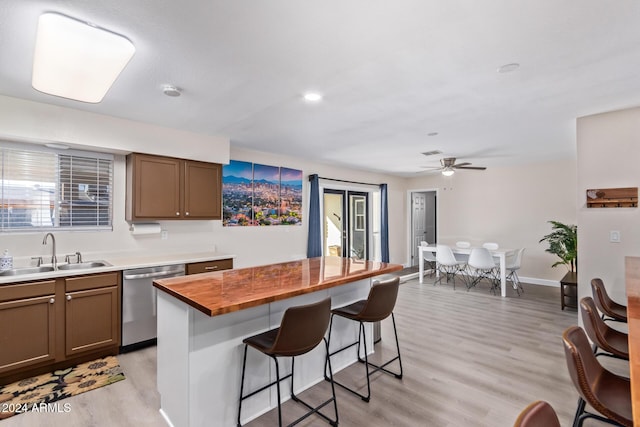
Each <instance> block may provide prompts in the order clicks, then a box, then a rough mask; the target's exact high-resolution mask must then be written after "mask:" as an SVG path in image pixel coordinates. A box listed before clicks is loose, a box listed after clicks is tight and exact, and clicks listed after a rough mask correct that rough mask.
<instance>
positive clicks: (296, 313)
mask: <svg viewBox="0 0 640 427" xmlns="http://www.w3.org/2000/svg"><path fill="white" fill-rule="evenodd" d="M330 310H331V298H326V299H324V300H322V301H319V302H317V303H314V304H308V305H301V306H297V307H290V308H288V309H287V310H286V311H285V312H284V315H283V316H282V321H281V323H280V327H279V328H276V329H272V330H270V331H267V332H263V333H261V334H258V335H254V336H252V337H249V338H245V339H244V340H243V342H244V357H243V361H242V379H241V381H240V403H239V405H238V426H241V424H240V415H241V411H242V401H243V400H245V399H247V398H249V397H251V396H253V395H255V394H257V393H259V392H261V391H263V390H266V389H268V388H269V387H271V386H273V385H275V386H276V390H277V392H278V423H279V425H280V426H282V409H281V399H280V382H281V381H283V380H285V379H287V378H291V381H290V383H291V390H290V393H291V399H292V400H294V401H295V402H298V403H301V404H302V405H304V406H306V407H307V409H309V411H308V412H307V413H306V414H305V415H303V416H302V417H300V418H298V419H297V420H296V421H294V422H293V423H291V424H289V425H293V424H297V423H298V422H299V421H302V420H303V419H305V418H306V417H308V416H309V415H311V414H313V413H316V414H318V415H319V416H321V417H322V418H324V419H325V420H326V421H328V422H329V424H331V425H333V426H337V425H338V405H337V402H336V392H335V387H334V385H333V384H334V383H333V372H332V370H331V361H330V360H329V345H328V342H327V340H326V339H325V338H324V334H325V332H326V331H327V326H328V325H329V315H330ZM321 341H324V344H325V348H326V351H327V353H326V354H327V356H326V362H325V363H326V364H325V376H326V366H327V364H328V367H329V377H328V379H329V381H330V382H331V393H332V397H331V398H330V399H328V400H326V401H325V402H323V403H321V404H320V405H318V406H315V407H312V406H311V405H309V404H308V403H306V402H304V401H302V400H301V399H300V398H299V397H297V396H296V395H295V394H294V393H293V380H294V361H295V356H300V355H302V354H305V353H308V352H309V351H311V350H313V349H314V348H316V347H317V346H318V344H320V342H321ZM249 346H250V347H253V348H254V349H256V350H258V351H259V352H261V353H264V354H266V355H267V356H270V357H271V358H273V361H274V363H275V366H276V380H275V381H273V382H271V383H269V384H267V385H265V386H263V387H261V388H259V389H257V390H255V391H252V392H251V393H248V394H246V395H244V394H243V393H244V376H245V368H246V364H247V348H248V347H249ZM285 356H287V357H291V373H290V374H288V375H285V376H284V377H282V378H280V369H279V366H278V359H277V358H278V357H285ZM331 402H333V408H334V411H335V416H336V417H335V420H332V419H330V418H329V417H327V416H326V415H324V414H323V413H321V412H320V409H321V408H323V407H324V406H326V405H328V404H329V403H331Z"/></svg>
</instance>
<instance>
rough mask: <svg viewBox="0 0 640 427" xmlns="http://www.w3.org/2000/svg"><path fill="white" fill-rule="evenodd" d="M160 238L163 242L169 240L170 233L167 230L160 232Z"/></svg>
mask: <svg viewBox="0 0 640 427" xmlns="http://www.w3.org/2000/svg"><path fill="white" fill-rule="evenodd" d="M160 238H161V239H162V240H167V239H168V238H169V232H168V231H167V230H162V231H161V232H160Z"/></svg>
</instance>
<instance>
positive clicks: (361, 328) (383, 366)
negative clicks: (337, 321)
mask: <svg viewBox="0 0 640 427" xmlns="http://www.w3.org/2000/svg"><path fill="white" fill-rule="evenodd" d="M333 316H334V314H332V315H331V322H330V323H329V343H330V342H331V331H332V326H333ZM391 319H392V321H393V332H394V335H395V341H396V351H397V355H396V356H395V357H394V358H392V359H390V360H388V361H386V362H384V363H383V364H381V365H376V364H374V363H372V362H369V357H368V349H367V337H366V333H365V329H364V322H358V323H359V325H358V340H357V341H355V342H353V343H351V344H348V345H346V346H344V347H342V348H340V349H338V350H335V351H333V352H329V358H330V357H331V356H333V355H335V354H338V353H340V352H342V351H344V350H347V349H348V348H351V347H353V346H357V347H356V352H357V358H358V361H359V362H360V363H363V364H364V365H365V371H366V378H367V394H366V395H365V394H362V393H359V392H358V391H356V390H354V389H352V388H350V387H348V386H346V385H345V384H342V383H340V382H339V381H336V380H335V379H333V383H334V384H336V385H339V386H340V387H342V388H343V389H345V390H347V391H349V392H351V393H353V394H355V395H356V396H359V397H360V398H361V399H362V400H364V401H365V402H369V400H370V399H371V381H370V376H371V374H374V373H376V372H377V371H383V372H386V373H387V374H391V375H393V376H394V377H396V378H398V379H402V375H403V370H402V358H401V356H400V344H399V341H398V331H397V329H396V321H395V316H394V315H393V313H391ZM361 342H362V346H363V347H364V359H363V358H362V357H360V345H361ZM395 360H398V363H399V365H400V372H398V373H397V372H393V371H390V370H389V369H386V366H387V365H389V364H391V363H393V362H394V361H395ZM326 367H327V364H326V363H325V380H327V381H329V378H328V377H327V375H326ZM370 367H373V368H375V369H373V370H370V369H369V368H370Z"/></svg>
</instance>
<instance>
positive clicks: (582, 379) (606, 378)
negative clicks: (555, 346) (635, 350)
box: [562, 326, 633, 426]
mask: <svg viewBox="0 0 640 427" xmlns="http://www.w3.org/2000/svg"><path fill="white" fill-rule="evenodd" d="M562 341H563V342H564V353H565V356H566V359H567V368H568V370H569V375H570V376H571V380H572V381H573V385H574V386H575V387H576V390H577V391H578V394H580V396H581V397H582V398H583V399H584V400H585V401H586V402H587V403H588V404H589V405H591V407H592V408H594V409H595V410H596V411H598V412H600V413H601V414H602V415H604V416H605V417H607V418H609V419H611V420H614V421H616V422H618V423H620V424H622V425H625V426H629V425H633V421H631V420H629V419H627V418H625V417H624V416H623V415H621V414H618V413H617V412H614V411H613V410H611V408H610V407H608V406H607V405H606V404H605V403H604V402H603V401H602V399H601V396H600V395H599V394H602V395H606V396H607V399H608V400H616V399H621V400H625V399H626V400H628V406H629V410H630V408H631V391H630V388H629V382H628V380H625V379H622V378H620V377H618V376H617V375H615V374H614V373H612V372H610V371H608V370H606V369H604V368H603V367H602V365H601V364H600V362H598V360H597V359H596V356H595V355H594V354H593V350H592V349H591V345H590V344H589V340H588V339H587V336H586V334H585V332H584V330H583V329H582V328H580V327H579V326H571V327H569V328H567V329H566V330H565V331H564V333H563V334H562ZM597 384H601V385H606V386H605V387H602V386H600V387H598V389H597V391H596V389H595V386H596V385H597ZM624 406H625V405H624V404H622V405H621V407H624Z"/></svg>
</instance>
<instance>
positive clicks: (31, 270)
mask: <svg viewBox="0 0 640 427" xmlns="http://www.w3.org/2000/svg"><path fill="white" fill-rule="evenodd" d="M48 271H53V267H23V268H12V269H10V270H4V271H0V276H21V275H23V274H35V273H46V272H48Z"/></svg>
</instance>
